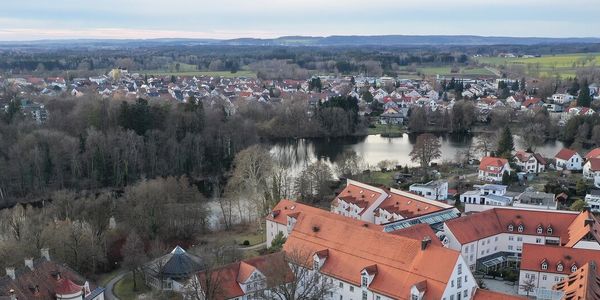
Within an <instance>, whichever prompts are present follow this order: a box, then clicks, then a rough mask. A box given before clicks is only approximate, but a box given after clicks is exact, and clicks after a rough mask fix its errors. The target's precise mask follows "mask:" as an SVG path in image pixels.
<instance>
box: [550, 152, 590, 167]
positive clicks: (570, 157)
mask: <svg viewBox="0 0 600 300" xmlns="http://www.w3.org/2000/svg"><path fill="white" fill-rule="evenodd" d="M554 159H555V160H556V169H557V170H559V171H562V170H568V171H580V170H581V169H583V158H582V157H581V155H579V153H577V152H576V151H573V150H571V149H567V148H563V149H562V150H560V151H559V152H558V153H557V154H556V156H554Z"/></svg>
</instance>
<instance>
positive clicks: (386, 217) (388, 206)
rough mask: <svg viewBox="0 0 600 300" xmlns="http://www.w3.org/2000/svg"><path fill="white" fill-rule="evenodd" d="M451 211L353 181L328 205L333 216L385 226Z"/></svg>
mask: <svg viewBox="0 0 600 300" xmlns="http://www.w3.org/2000/svg"><path fill="white" fill-rule="evenodd" d="M453 208H454V207H453V206H451V205H448V204H445V203H442V202H439V201H435V200H429V199H427V198H425V197H422V196H419V195H415V194H413V193H409V192H405V191H401V190H397V189H389V190H384V189H381V188H376V187H373V186H370V185H367V184H364V183H360V182H357V181H353V180H348V181H347V184H346V188H344V190H342V191H341V192H340V193H339V195H338V196H337V197H336V198H335V199H334V200H333V202H332V204H331V212H333V213H336V214H338V215H342V216H345V217H350V218H353V219H357V220H362V221H366V222H369V223H374V224H386V223H390V222H394V221H398V220H403V219H407V218H413V217H417V216H422V215H427V214H430V213H434V212H438V211H442V210H447V209H453Z"/></svg>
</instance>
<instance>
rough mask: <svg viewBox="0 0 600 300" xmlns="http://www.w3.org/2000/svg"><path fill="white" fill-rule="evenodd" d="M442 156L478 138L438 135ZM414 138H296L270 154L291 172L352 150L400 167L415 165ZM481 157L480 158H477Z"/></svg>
mask: <svg viewBox="0 0 600 300" xmlns="http://www.w3.org/2000/svg"><path fill="white" fill-rule="evenodd" d="M439 138H440V144H441V152H442V157H441V158H440V159H437V160H436V162H442V161H454V160H455V159H456V157H457V153H459V152H462V151H464V150H465V149H467V148H468V147H469V146H471V145H476V144H477V142H478V140H479V138H480V137H479V136H478V135H474V136H473V135H464V134H462V135H450V134H446V135H439ZM416 139H417V136H416V135H409V134H404V135H402V137H397V138H385V137H381V136H380V135H369V136H363V137H346V138H335V139H298V140H284V141H275V142H271V143H270V151H271V153H272V154H273V155H274V156H275V157H276V158H278V159H279V160H280V161H283V162H285V163H286V165H287V166H288V167H290V168H291V169H292V170H299V169H303V168H304V167H305V166H306V165H307V164H310V163H312V162H314V161H316V160H317V159H318V160H322V161H324V162H326V163H329V164H331V163H332V162H334V161H335V160H336V159H337V157H338V156H339V155H340V154H341V153H343V152H344V151H346V150H352V151H355V152H356V153H357V154H358V155H359V156H361V157H362V158H363V159H364V161H365V162H366V163H367V164H369V165H371V166H374V165H376V164H377V163H378V162H380V161H382V160H385V159H387V160H396V161H398V163H399V164H401V165H408V166H416V165H417V164H415V163H413V162H412V161H411V160H410V155H409V154H410V151H411V150H412V148H413V145H414V144H415V142H416ZM515 144H516V145H517V148H519V147H520V145H521V142H520V137H518V136H515ZM562 147H563V143H562V142H560V141H548V142H546V143H545V144H543V145H541V146H539V147H537V148H536V151H537V152H539V153H541V154H542V155H543V156H545V157H554V155H555V154H556V153H558V151H560V149H561V148H562ZM479 156H481V155H479Z"/></svg>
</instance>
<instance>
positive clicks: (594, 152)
mask: <svg viewBox="0 0 600 300" xmlns="http://www.w3.org/2000/svg"><path fill="white" fill-rule="evenodd" d="M597 157H600V148H596V149H593V150H592V151H590V152H588V154H586V155H585V159H590V158H597Z"/></svg>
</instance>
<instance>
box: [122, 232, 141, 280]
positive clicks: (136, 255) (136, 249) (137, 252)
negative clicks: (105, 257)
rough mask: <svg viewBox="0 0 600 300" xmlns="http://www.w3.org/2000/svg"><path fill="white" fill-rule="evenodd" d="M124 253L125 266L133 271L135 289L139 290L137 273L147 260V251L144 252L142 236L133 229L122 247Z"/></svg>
mask: <svg viewBox="0 0 600 300" xmlns="http://www.w3.org/2000/svg"><path fill="white" fill-rule="evenodd" d="M121 254H122V255H123V266H124V267H125V268H127V269H129V270H130V271H131V272H132V273H133V290H134V291H137V273H138V271H139V270H140V268H141V267H142V264H143V263H145V262H146V260H147V257H146V252H144V243H143V242H142V239H141V238H140V236H139V235H138V234H137V233H136V232H135V231H132V232H130V233H129V236H127V240H126V241H125V244H124V245H123V248H122V249H121Z"/></svg>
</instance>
